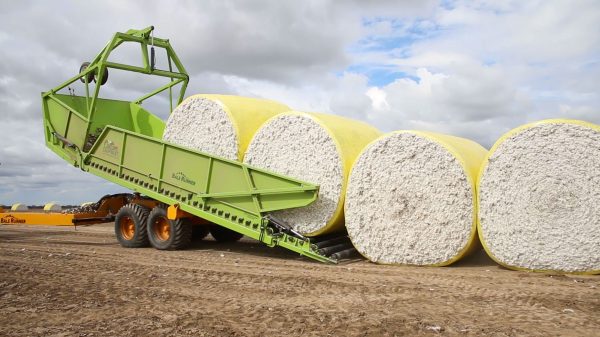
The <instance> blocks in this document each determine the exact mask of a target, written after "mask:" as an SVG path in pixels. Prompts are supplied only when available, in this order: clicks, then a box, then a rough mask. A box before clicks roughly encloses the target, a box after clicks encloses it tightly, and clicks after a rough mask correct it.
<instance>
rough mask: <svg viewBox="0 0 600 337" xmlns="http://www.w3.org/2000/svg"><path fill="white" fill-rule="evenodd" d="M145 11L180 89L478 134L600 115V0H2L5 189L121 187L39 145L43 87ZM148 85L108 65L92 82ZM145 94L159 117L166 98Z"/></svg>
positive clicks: (63, 199)
mask: <svg viewBox="0 0 600 337" xmlns="http://www.w3.org/2000/svg"><path fill="white" fill-rule="evenodd" d="M150 25H154V26H155V35H156V36H157V37H163V38H168V39H169V40H170V41H171V44H172V45H173V47H174V48H175V50H176V51H177V53H178V55H179V57H180V59H181V61H182V62H183V64H184V65H185V67H186V70H187V71H188V73H189V74H190V85H189V87H188V91H187V94H188V95H191V94H195V93H220V94H234V95H242V96H251V97H261V98H268V99H273V100H276V101H280V102H282V103H286V104H287V105H289V106H291V107H292V108H294V109H296V110H301V111H318V112H326V113H332V114H337V115H342V116H347V117H350V118H355V119H359V120H363V121H366V122H368V123H371V124H372V125H374V126H376V127H378V128H379V129H381V130H382V131H385V132H388V131H393V130H403V129H417V130H429V131H436V132H441V133H446V134H452V135H456V136H461V137H466V138H469V139H472V140H475V141H477V142H479V143H480V144H482V145H483V146H485V147H487V148H489V147H491V145H492V144H493V143H494V142H495V141H496V140H497V139H498V138H499V137H500V136H501V135H502V134H504V133H505V132H507V131H508V130H510V129H512V128H515V127H517V126H519V125H521V124H524V123H527V122H532V121H536V120H540V119H547V118H573V119H581V120H586V121H589V122H593V123H597V124H600V89H599V88H600V1H593V0H592V1H578V0H574V1H551V0H550V1H535V0H534V1H427V0H415V1H398V0H394V1H392V0H390V1H359V0H355V1H327V0H320V1H316V0H307V1H292V0H290V1H285V0H282V1H266V0H265V1H261V0H249V1H228V0H217V1H148V0H146V1H106V0H105V1H60V0H59V1H26V0H25V1H10V0H0V45H1V47H0V123H1V125H2V129H1V132H0V135H1V142H2V143H1V145H0V204H7V205H10V204H12V203H15V202H24V203H27V204H43V203H45V202H49V201H56V202H59V203H62V204H74V203H81V202H85V201H95V200H97V199H99V198H100V197H101V196H102V195H104V194H107V193H117V192H121V191H123V189H121V188H120V187H118V186H116V185H114V184H112V183H108V182H106V181H104V180H102V179H100V178H97V177H95V176H93V175H90V174H86V173H83V172H82V171H80V170H79V169H76V168H74V167H71V166H70V165H69V164H68V163H66V162H64V161H63V160H62V159H59V158H58V157H57V156H56V155H55V154H54V153H52V152H51V151H50V150H48V149H47V148H46V147H45V145H44V140H43V132H42V119H41V116H42V112H41V99H40V93H41V92H43V91H46V90H49V89H51V88H53V87H55V86H57V85H58V84H60V83H62V82H63V81H64V80H66V79H68V78H70V77H72V76H74V75H75V74H76V73H77V72H78V69H79V66H80V65H81V63H82V62H84V61H89V60H90V59H92V58H93V57H94V56H95V55H96V54H97V53H98V52H99V51H100V49H101V48H102V47H103V46H104V45H105V44H106V42H107V41H108V40H109V39H110V38H111V36H112V35H113V34H114V33H115V32H118V31H123V32H124V31H126V30H128V29H130V28H135V29H141V28H144V27H147V26H150ZM131 52H132V51H131V50H127V49H124V51H123V52H122V53H121V54H119V55H115V57H121V58H123V59H124V60H128V57H129V58H130V57H132V55H134V54H132V53H131ZM160 62H161V59H160V54H159V63H160ZM157 86H158V85H157V84H156V83H154V82H152V81H147V80H145V79H142V80H140V79H139V78H133V79H131V78H127V77H126V76H125V75H123V74H119V73H111V74H110V77H109V84H108V85H107V86H106V87H103V90H102V93H101V95H105V96H104V97H110V98H119V99H133V98H135V97H139V96H142V94H143V93H147V92H149V91H150V89H152V88H153V87H157ZM76 90H77V89H76ZM76 94H82V92H81V91H76ZM145 107H146V108H147V109H149V110H151V111H152V112H155V113H156V114H157V115H159V116H161V117H162V118H166V117H167V116H168V103H167V101H166V98H165V97H159V98H157V99H156V100H154V101H153V102H150V103H148V105H146V106H145Z"/></svg>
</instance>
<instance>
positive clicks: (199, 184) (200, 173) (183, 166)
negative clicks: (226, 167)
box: [162, 147, 211, 192]
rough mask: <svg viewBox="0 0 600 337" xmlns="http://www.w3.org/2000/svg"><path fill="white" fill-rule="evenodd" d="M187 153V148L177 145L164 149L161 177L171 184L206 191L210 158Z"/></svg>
mask: <svg viewBox="0 0 600 337" xmlns="http://www.w3.org/2000/svg"><path fill="white" fill-rule="evenodd" d="M189 153H190V152H189V150H186V149H181V148H178V147H171V148H169V150H168V151H165V159H164V162H163V165H164V173H163V175H162V179H163V181H164V182H165V183H167V184H170V185H173V186H177V187H181V188H196V189H197V190H198V191H202V192H206V186H207V184H206V183H207V181H208V175H209V170H210V161H211V159H210V157H207V156H202V155H197V156H190V155H189Z"/></svg>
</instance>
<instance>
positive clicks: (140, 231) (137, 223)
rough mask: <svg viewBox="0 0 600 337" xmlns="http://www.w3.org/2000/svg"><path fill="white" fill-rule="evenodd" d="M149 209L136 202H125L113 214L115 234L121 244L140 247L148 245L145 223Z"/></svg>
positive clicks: (128, 246) (127, 246)
mask: <svg viewBox="0 0 600 337" xmlns="http://www.w3.org/2000/svg"><path fill="white" fill-rule="evenodd" d="M149 213H150V210H149V209H148V208H146V207H144V206H141V205H137V204H127V205H125V206H123V207H121V209H119V211H118V212H117V215H116V216H115V235H116V236H117V240H118V241H119V243H120V244H121V246H123V247H126V248H140V247H147V246H148V235H147V234H146V233H147V231H146V223H147V221H148V214H149Z"/></svg>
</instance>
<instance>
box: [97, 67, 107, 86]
mask: <svg viewBox="0 0 600 337" xmlns="http://www.w3.org/2000/svg"><path fill="white" fill-rule="evenodd" d="M96 80H97V77H96V72H94V81H96ZM106 82H108V68H104V76H102V83H100V85H105V84H106Z"/></svg>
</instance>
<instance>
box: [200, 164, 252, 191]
mask: <svg viewBox="0 0 600 337" xmlns="http://www.w3.org/2000/svg"><path fill="white" fill-rule="evenodd" d="M209 183H210V187H209V189H208V192H209V193H228V192H237V193H249V192H250V191H251V188H250V186H249V184H248V180H247V177H246V175H245V173H244V170H243V169H240V166H239V165H238V164H237V162H235V163H234V162H226V161H215V162H214V163H213V171H212V175H211V177H210V181H209Z"/></svg>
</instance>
